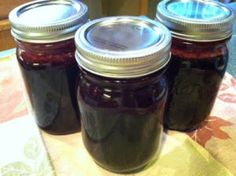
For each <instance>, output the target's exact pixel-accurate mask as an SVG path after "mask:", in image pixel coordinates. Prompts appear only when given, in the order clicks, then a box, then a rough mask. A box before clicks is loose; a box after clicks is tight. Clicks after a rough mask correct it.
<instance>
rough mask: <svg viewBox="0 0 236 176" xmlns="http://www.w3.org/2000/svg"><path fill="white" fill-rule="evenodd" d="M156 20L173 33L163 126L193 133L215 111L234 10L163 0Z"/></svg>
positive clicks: (191, 0) (212, 4)
mask: <svg viewBox="0 0 236 176" xmlns="http://www.w3.org/2000/svg"><path fill="white" fill-rule="evenodd" d="M156 18H157V20H158V21H160V22H161V23H163V24H165V25H166V26H167V27H168V28H169V29H170V30H171V32H172V37H173V42H172V47H171V53H172V57H171V61H170V67H169V68H168V71H167V77H168V80H169V94H168V100H167V105H166V110H165V118H164V125H165V127H166V128H168V129H173V130H180V131H189V130H190V131H191V130H194V129H196V128H197V127H198V126H199V125H200V124H201V122H203V121H204V120H205V119H206V118H207V117H208V115H209V114H210V112H211V109H212V107H213V105H214V101H215V98H216V96H217V92H218V89H219V86H220V84H221V81H222V79H223V76H224V73H225V70H226V66H227V62H228V48H227V42H228V40H229V39H230V37H231V35H232V23H233V18H234V15H233V12H232V11H231V10H230V9H228V8H226V7H225V6H224V5H223V4H221V3H219V2H215V1H202V0H186V1H180V0H176V1H171V0H164V1H162V2H160V3H159V5H158V7H157V16H156Z"/></svg>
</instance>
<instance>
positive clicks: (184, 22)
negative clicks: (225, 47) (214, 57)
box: [156, 0, 234, 41]
mask: <svg viewBox="0 0 236 176" xmlns="http://www.w3.org/2000/svg"><path fill="white" fill-rule="evenodd" d="M156 18H157V20H158V21H160V22H161V23H163V24H164V25H166V26H167V27H168V28H169V29H170V30H171V32H172V34H173V36H174V37H176V38H181V39H186V40H191V41H217V40H223V39H226V38H229V37H230V36H231V35H232V26H233V20H234V13H233V12H232V10H231V9H229V8H227V7H226V6H225V5H224V4H222V3H220V2H217V1H211V0H164V1H161V2H160V3H159V4H158V6H157V14H156Z"/></svg>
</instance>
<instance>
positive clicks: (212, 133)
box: [188, 116, 233, 147]
mask: <svg viewBox="0 0 236 176" xmlns="http://www.w3.org/2000/svg"><path fill="white" fill-rule="evenodd" d="M203 124H204V125H203V126H201V127H200V128H198V129H196V130H195V131H193V132H190V133H188V135H189V136H190V137H191V138H192V139H193V140H195V141H196V142H198V143H199V144H201V145H202V146H203V147H205V144H206V143H207V141H209V140H210V139H211V138H212V137H215V138H218V139H230V136H229V135H228V134H227V133H226V132H224V131H223V130H222V128H221V127H224V126H231V125H233V123H231V122H229V121H226V120H224V119H222V118H220V117H214V116H210V117H208V118H207V119H206V121H205V122H204V123H203Z"/></svg>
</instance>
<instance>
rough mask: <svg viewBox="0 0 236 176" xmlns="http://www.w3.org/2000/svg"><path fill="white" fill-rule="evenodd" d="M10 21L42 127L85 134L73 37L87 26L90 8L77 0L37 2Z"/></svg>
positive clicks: (19, 9) (21, 8)
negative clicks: (81, 27) (80, 111)
mask: <svg viewBox="0 0 236 176" xmlns="http://www.w3.org/2000/svg"><path fill="white" fill-rule="evenodd" d="M9 19H10V21H11V23H12V35H13V36H14V37H15V39H16V44H17V51H16V55H17V60H18V63H19V67H20V69H21V72H22V76H23V78H24V82H25V86H26V89H27V93H28V96H29V99H30V102H31V107H32V110H33V111H32V112H33V113H34V114H35V117H36V122H37V124H38V126H39V127H40V128H42V129H43V130H45V131H47V132H49V133H52V134H66V133H71V132H75V131H78V130H80V118H79V109H78V105H77V101H76V88H77V82H76V80H77V78H78V72H79V68H78V66H77V63H76V60H75V57H74V52H75V44H74V34H75V32H76V30H77V29H78V28H79V27H80V26H81V25H82V24H83V23H85V22H86V21H87V7H86V5H84V4H83V3H81V2H78V1H74V0H62V1H49V0H42V1H34V2H30V3H27V4H23V5H21V6H19V7H17V8H16V9H14V10H12V11H11V13H10V15H9Z"/></svg>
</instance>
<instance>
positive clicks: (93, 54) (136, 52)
mask: <svg viewBox="0 0 236 176" xmlns="http://www.w3.org/2000/svg"><path fill="white" fill-rule="evenodd" d="M75 41H76V46H77V52H76V59H77V62H78V64H79V66H80V69H81V76H80V84H79V87H78V95H77V96H78V103H79V107H80V112H81V123H82V125H81V128H82V137H83V142H84V144H85V147H86V149H87V150H88V152H89V153H90V155H91V156H92V157H93V159H94V160H95V162H96V163H97V164H99V165H100V166H102V167H104V168H105V169H108V170H111V171H113V172H131V171H136V170H137V169H140V168H142V167H144V166H145V165H146V164H148V163H149V162H150V161H152V160H153V159H155V158H156V157H155V156H157V153H158V152H157V151H158V149H159V148H160V140H161V134H162V124H161V120H162V118H163V113H164V107H165V101H166V96H167V82H166V77H165V70H166V67H167V64H168V61H169V57H170V52H169V50H170V42H171V37H170V33H169V31H168V30H167V29H166V28H165V27H164V26H163V25H161V24H159V23H156V22H154V21H152V20H147V19H146V20H144V19H141V18H138V17H109V18H102V19H98V20H94V21H91V22H89V23H88V24H86V25H84V26H83V27H82V28H81V29H79V30H78V32H77V33H76V36H75Z"/></svg>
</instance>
